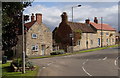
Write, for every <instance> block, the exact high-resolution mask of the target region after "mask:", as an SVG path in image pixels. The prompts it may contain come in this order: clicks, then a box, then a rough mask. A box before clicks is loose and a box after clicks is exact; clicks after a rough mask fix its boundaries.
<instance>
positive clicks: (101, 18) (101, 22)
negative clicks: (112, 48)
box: [101, 17, 103, 47]
mask: <svg viewBox="0 0 120 78" xmlns="http://www.w3.org/2000/svg"><path fill="white" fill-rule="evenodd" d="M102 24H103V18H102V17H101V47H103V38H102V37H103V26H102Z"/></svg>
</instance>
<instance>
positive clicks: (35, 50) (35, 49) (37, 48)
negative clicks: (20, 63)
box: [31, 45, 39, 52]
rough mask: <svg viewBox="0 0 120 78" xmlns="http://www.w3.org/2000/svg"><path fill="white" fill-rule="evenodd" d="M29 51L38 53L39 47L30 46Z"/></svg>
mask: <svg viewBox="0 0 120 78" xmlns="http://www.w3.org/2000/svg"><path fill="white" fill-rule="evenodd" d="M33 48H34V49H33ZM31 50H32V51H34V52H38V51H39V46H38V45H32V46H31Z"/></svg>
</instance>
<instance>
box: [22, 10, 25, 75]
mask: <svg viewBox="0 0 120 78" xmlns="http://www.w3.org/2000/svg"><path fill="white" fill-rule="evenodd" d="M22 35H23V36H22V38H23V49H22V50H23V51H22V62H23V65H22V73H23V74H24V73H25V51H24V50H25V47H24V42H25V41H24V15H23V12H22Z"/></svg>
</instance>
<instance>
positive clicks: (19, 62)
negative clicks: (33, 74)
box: [11, 59, 34, 67]
mask: <svg viewBox="0 0 120 78" xmlns="http://www.w3.org/2000/svg"><path fill="white" fill-rule="evenodd" d="M11 64H14V65H15V66H16V67H22V64H23V62H22V60H21V59H14V60H13V62H12V63H11ZM33 66H34V64H33V63H32V62H31V61H28V60H26V61H25V67H33Z"/></svg>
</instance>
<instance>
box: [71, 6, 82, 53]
mask: <svg viewBox="0 0 120 78" xmlns="http://www.w3.org/2000/svg"><path fill="white" fill-rule="evenodd" d="M75 7H81V5H77V6H73V7H72V22H73V8H75ZM70 37H71V41H72V42H71V43H72V44H71V46H72V47H71V48H72V51H71V52H73V45H74V42H73V41H74V33H73V31H72V33H71V34H70Z"/></svg>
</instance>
